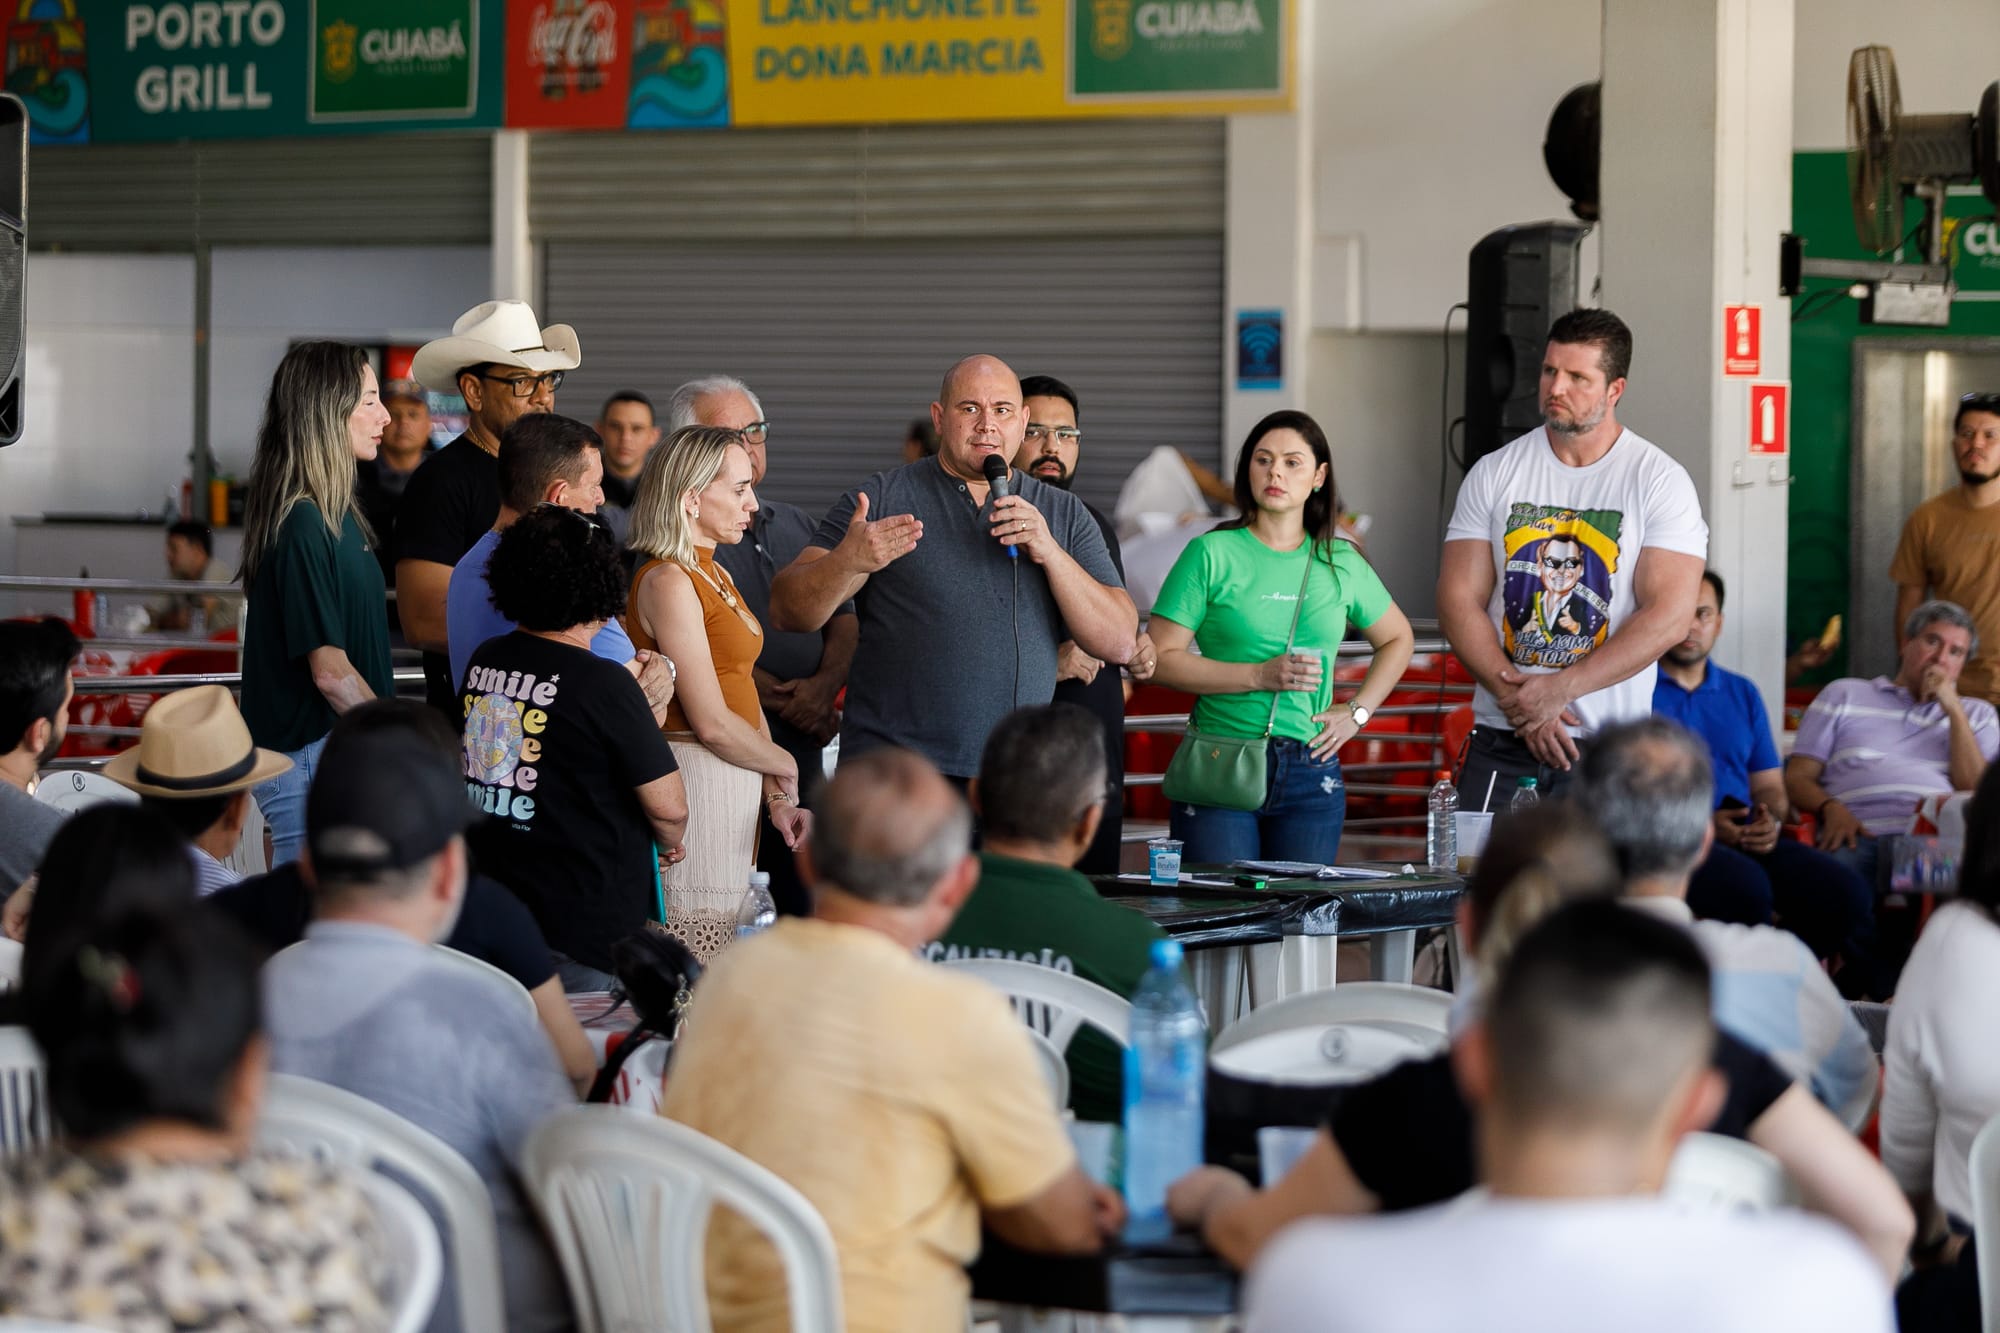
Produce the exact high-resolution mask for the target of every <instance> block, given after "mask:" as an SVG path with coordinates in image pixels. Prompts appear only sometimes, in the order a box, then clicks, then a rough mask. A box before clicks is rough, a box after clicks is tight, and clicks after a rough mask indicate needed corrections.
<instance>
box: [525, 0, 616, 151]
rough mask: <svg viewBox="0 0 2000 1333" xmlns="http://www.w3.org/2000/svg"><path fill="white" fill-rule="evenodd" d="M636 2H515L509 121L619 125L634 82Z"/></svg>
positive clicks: (529, 125) (534, 125) (532, 125)
mask: <svg viewBox="0 0 2000 1333" xmlns="http://www.w3.org/2000/svg"><path fill="white" fill-rule="evenodd" d="M634 6H635V0H512V3H510V4H509V5H508V6H507V124H508V125H510V126H513V127H515V128H517V129H619V128H622V127H623V126H624V124H625V103H626V98H627V94H628V93H629V91H630V89H631V86H632V46H631V43H632V25H633V10H634Z"/></svg>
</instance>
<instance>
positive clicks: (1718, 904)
mask: <svg viewBox="0 0 2000 1333" xmlns="http://www.w3.org/2000/svg"><path fill="white" fill-rule="evenodd" d="M1687 901H1688V906H1689V907H1691V908H1693V909H1694V914H1695V915H1696V916H1698V917H1701V918H1703V919H1705V920H1710V921H1734V922H1738V923H1740V924H1742V925H1746V926H1768V925H1770V924H1771V917H1772V914H1773V913H1774V912H1775V913H1776V915H1777V917H1778V918H1779V920H1780V921H1781V922H1782V923H1783V925H1784V927H1785V928H1786V929H1787V930H1789V931H1791V932H1792V933H1793V934H1794V935H1797V936H1798V937H1799V938H1800V939H1802V940H1804V941H1805V942H1806V944H1807V945H1808V946H1809V947H1810V948H1811V949H1812V951H1813V955H1814V957H1817V958H1831V957H1833V956H1834V955H1835V954H1837V953H1840V952H1842V951H1843V950H1845V951H1847V952H1849V953H1850V954H1851V953H1853V951H1854V950H1855V949H1856V948H1857V947H1858V946H1859V945H1860V944H1861V943H1862V942H1864V941H1866V940H1868V939H1869V938H1871V937H1872V936H1873V935H1874V933H1875V891H1874V887H1873V885H1871V884H1870V883H1868V882H1867V881H1865V880H1863V879H1862V877H1861V876H1860V875H1859V874H1857V873H1855V871H1854V869H1853V868H1852V867H1851V866H1850V865H1848V864H1846V863H1844V862H1843V861H1842V860H1841V859H1840V858H1838V857H1837V856H1829V855H1827V854H1826V853H1825V852H1822V851H1819V850H1818V849H1817V848H1813V847H1808V846H1806V845H1805V844H1804V843H1800V842H1793V841H1791V840H1789V839H1786V838H1780V839H1779V840H1778V844H1777V845H1776V846H1775V847H1773V848H1772V849H1771V850H1770V851H1768V852H1766V853H1764V854H1763V855H1761V856H1752V855H1750V854H1749V853H1747V852H1742V851H1738V850H1736V849H1734V848H1730V847H1723V846H1716V847H1713V848H1711V849H1710V850H1709V853H1708V859H1707V860H1706V861H1704V862H1703V863H1702V864H1701V865H1700V866H1697V867H1696V868H1695V872H1694V878H1693V879H1692V880H1690V881H1689V882H1688V893H1687Z"/></svg>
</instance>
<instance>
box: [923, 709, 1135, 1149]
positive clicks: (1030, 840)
mask: <svg viewBox="0 0 2000 1333" xmlns="http://www.w3.org/2000/svg"><path fill="white" fill-rule="evenodd" d="M1105 771H1106V765H1105V761H1104V729H1103V727H1102V725H1101V724H1100V723H1099V722H1098V720H1097V719H1096V718H1094V717H1093V716H1092V715H1091V714H1090V713H1089V712H1087V711H1085V710H1084V709H1082V708H1080V707H1078V706H1077V705H1075V704H1050V705H1048V706H1046V707H1042V708H1023V709H1020V710H1018V711H1016V712H1013V713H1010V714H1008V715H1007V717H1005V718H1003V719H1002V720H1001V722H1000V725H999V726H997V727H995V728H994V729H993V734H992V735H991V736H989V737H987V740H986V752H985V754H984V755H982V756H981V758H980V761H979V776H978V777H976V778H974V779H973V781H972V793H971V794H972V806H973V809H974V810H975V811H977V812H978V815H979V824H980V838H981V842H982V846H983V850H982V851H981V853H980V857H979V887H978V888H976V889H974V890H973V892H972V896H971V897H970V898H968V899H966V901H965V905H964V906H963V907H961V908H960V909H959V911H958V915H957V916H956V917H954V918H952V923H951V928H950V929H949V930H947V931H945V933H944V937H943V938H942V939H940V940H938V941H937V942H936V943H935V944H932V945H931V946H930V947H929V949H927V950H926V951H925V952H926V953H927V954H928V955H929V956H930V957H931V958H933V959H945V958H1013V959H1018V960H1020V961H1022V962H1026V963H1039V964H1041V965H1042V966H1043V967H1048V968H1053V969H1054V970H1055V971H1058V972H1067V973H1070V974H1072V975H1075V976H1079V977H1082V978H1083V979H1084V980H1085V981H1094V982H1096V983H1097V984H1098V985H1100V986H1103V987H1104V988H1105V989H1107V990H1111V991H1115V992H1116V993H1117V994H1119V995H1122V996H1125V997H1126V998H1128V999H1129V998H1130V997H1131V994H1132V992H1133V991H1134V990H1135V989H1137V988H1138V985H1139V979H1140V978H1141V977H1143V976H1145V974H1146V969H1147V968H1148V967H1149V966H1151V950H1152V947H1153V941H1154V940H1157V939H1164V938H1165V935H1164V934H1163V933H1162V932H1161V931H1160V928H1159V927H1157V926H1155V925H1154V924H1153V923H1152V922H1151V921H1149V920H1147V919H1146V918H1145V917H1144V916H1141V915H1140V914H1139V913H1137V912H1134V911H1132V910H1131V909H1129V908H1125V907H1120V906H1118V905H1117V904H1116V903H1112V902H1107V901H1105V900H1104V899H1103V898H1100V897H1098V895H1097V890H1096V889H1094V888H1092V887H1091V885H1090V881H1089V880H1087V879H1085V878H1084V877H1083V876H1082V875H1080V874H1078V873H1077V872H1076V871H1075V870H1072V869H1071V868H1070V867H1072V866H1074V865H1075V864H1076V862H1077V860H1078V858H1080V857H1081V856H1082V855H1083V854H1084V853H1085V852H1086V851H1088V850H1089V849H1090V846H1091V840H1092V838H1094V837H1095V836H1096V833H1097V826H1098V822H1099V821H1100V820H1101V819H1103V818H1105V817H1106V816H1105V813H1104V803H1105ZM1114 817H1115V816H1114ZM1123 1060H1124V1056H1123V1053H1122V1051H1121V1048H1120V1047H1119V1046H1118V1045H1117V1044H1116V1043H1115V1042H1113V1041H1112V1040H1111V1039H1110V1038H1109V1037H1106V1036H1104V1035H1103V1034H1101V1033H1099V1032H1098V1031H1097V1030H1096V1029H1094V1028H1091V1027H1089V1026H1087V1025H1086V1026H1085V1027H1082V1028H1079V1029H1078V1030H1077V1034H1076V1036H1075V1038H1074V1039H1072V1040H1071V1042H1070V1047H1069V1067H1070V1106H1071V1109H1073V1110H1074V1111H1075V1112H1076V1114H1077V1117H1078V1118H1079V1119H1083V1120H1099V1121H1116V1120H1117V1119H1119V1117H1120V1116H1121V1115H1122V1114H1123V1111H1124V1105H1125V1101H1124V1094H1123V1091H1122V1089H1123V1086H1124V1078H1123Z"/></svg>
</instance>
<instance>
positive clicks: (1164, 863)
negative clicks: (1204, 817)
mask: <svg viewBox="0 0 2000 1333" xmlns="http://www.w3.org/2000/svg"><path fill="white" fill-rule="evenodd" d="M1146 869H1147V873H1148V875H1149V877H1150V878H1151V879H1152V881H1153V883H1155V884H1157V885H1159V886H1160V887H1161V888H1168V889H1177V888H1179V887H1180V883H1181V840H1180V839H1179V838H1154V839H1153V840H1152V841H1151V842H1149V843H1147V844H1146Z"/></svg>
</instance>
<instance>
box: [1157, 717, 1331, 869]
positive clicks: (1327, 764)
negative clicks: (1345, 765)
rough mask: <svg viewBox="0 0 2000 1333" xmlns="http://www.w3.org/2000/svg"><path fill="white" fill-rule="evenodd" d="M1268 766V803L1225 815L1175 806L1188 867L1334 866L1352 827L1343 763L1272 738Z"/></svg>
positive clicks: (1178, 834)
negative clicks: (1345, 828)
mask: <svg viewBox="0 0 2000 1333" xmlns="http://www.w3.org/2000/svg"><path fill="white" fill-rule="evenodd" d="M1269 753H1270V757H1269V759H1268V760H1267V761H1266V762H1265V766H1264V780H1265V784H1266V785H1265V794H1264V804H1262V805H1260V806H1258V807H1257V808H1256V809H1255V810H1224V809H1222V808H1221V807H1220V806H1213V805H1189V804H1187V803H1185V802H1176V803H1175V805H1174V807H1173V812H1172V820H1171V822H1172V826H1173V835H1174V836H1175V837H1176V838H1179V839H1180V840H1181V841H1182V842H1183V843H1184V844H1186V845H1185V846H1183V847H1182V848H1181V856H1182V858H1183V859H1184V860H1186V861H1188V862H1189V863H1194V862H1225V861H1252V860H1262V861H1316V862H1318V863H1320V864H1322V865H1331V864H1332V862H1333V858H1334V856H1335V854H1337V853H1338V852H1339V851H1340V828H1341V825H1342V824H1344V823H1346V822H1347V783H1346V782H1345V781H1344V780H1343V779H1342V778H1341V776H1340V760H1339V759H1337V758H1334V759H1327V760H1325V761H1323V762H1322V761H1320V760H1317V759H1314V758H1313V757H1312V752H1311V751H1310V750H1309V749H1307V747H1306V744H1305V742H1304V741H1294V740H1282V739H1275V738H1274V739H1273V740H1272V741H1271V743H1270V752H1269Z"/></svg>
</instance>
